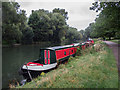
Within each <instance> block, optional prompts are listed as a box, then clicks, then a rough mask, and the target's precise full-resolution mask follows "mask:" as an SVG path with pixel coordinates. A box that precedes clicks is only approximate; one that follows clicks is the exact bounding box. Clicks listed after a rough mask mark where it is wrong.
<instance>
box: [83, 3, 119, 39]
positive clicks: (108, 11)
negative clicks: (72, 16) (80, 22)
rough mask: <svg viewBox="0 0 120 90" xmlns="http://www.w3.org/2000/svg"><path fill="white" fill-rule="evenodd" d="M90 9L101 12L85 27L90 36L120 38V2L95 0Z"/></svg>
mask: <svg viewBox="0 0 120 90" xmlns="http://www.w3.org/2000/svg"><path fill="white" fill-rule="evenodd" d="M90 10H93V11H96V12H99V14H98V15H97V18H96V19H95V22H93V23H90V24H89V26H88V27H87V28H86V29H85V33H86V34H87V36H88V37H93V38H99V37H101V38H103V39H104V40H105V39H106V38H109V40H110V39H111V38H113V39H120V25H119V23H120V18H118V17H120V2H95V3H93V4H92V6H91V7H90Z"/></svg>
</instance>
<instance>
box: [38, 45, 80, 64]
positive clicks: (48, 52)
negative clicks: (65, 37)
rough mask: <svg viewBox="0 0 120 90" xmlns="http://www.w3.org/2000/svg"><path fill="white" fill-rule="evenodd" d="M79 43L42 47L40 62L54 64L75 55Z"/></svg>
mask: <svg viewBox="0 0 120 90" xmlns="http://www.w3.org/2000/svg"><path fill="white" fill-rule="evenodd" d="M78 45H79V44H73V45H65V46H56V47H48V48H42V49H40V58H39V61H40V64H44V65H46V64H52V63H56V62H57V61H63V60H65V59H68V58H69V57H70V56H74V55H75V53H76V51H77V47H78Z"/></svg>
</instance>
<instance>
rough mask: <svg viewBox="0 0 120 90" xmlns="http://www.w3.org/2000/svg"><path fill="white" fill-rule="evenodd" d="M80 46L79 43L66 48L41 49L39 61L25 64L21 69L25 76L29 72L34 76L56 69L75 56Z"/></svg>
mask: <svg viewBox="0 0 120 90" xmlns="http://www.w3.org/2000/svg"><path fill="white" fill-rule="evenodd" d="M79 45H80V44H79V43H74V44H71V45H65V46H56V47H48V48H41V49H40V57H39V59H38V60H34V61H33V62H29V63H27V64H24V65H23V66H22V67H21V72H22V74H23V76H26V75H25V74H28V73H27V71H28V70H29V71H30V73H31V74H32V72H41V71H46V70H50V69H52V68H55V67H56V66H57V64H58V62H60V61H64V60H66V59H69V57H70V56H75V54H76V52H77V48H79ZM32 76H33V75H32Z"/></svg>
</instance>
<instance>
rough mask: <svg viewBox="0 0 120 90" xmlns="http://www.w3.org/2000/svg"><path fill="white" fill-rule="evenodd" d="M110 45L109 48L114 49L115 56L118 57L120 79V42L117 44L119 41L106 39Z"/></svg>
mask: <svg viewBox="0 0 120 90" xmlns="http://www.w3.org/2000/svg"><path fill="white" fill-rule="evenodd" d="M104 42H105V43H106V44H107V45H108V46H109V48H111V49H112V51H113V53H114V56H115V58H116V62H117V63H116V64H117V67H118V74H119V80H120V44H117V43H114V42H111V41H104Z"/></svg>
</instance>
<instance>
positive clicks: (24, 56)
mask: <svg viewBox="0 0 120 90" xmlns="http://www.w3.org/2000/svg"><path fill="white" fill-rule="evenodd" d="M43 47H48V46H47V45H46V46H45V45H44V46H40V45H21V46H16V47H10V48H2V88H8V84H9V82H10V81H11V80H13V79H17V80H18V81H21V80H22V79H23V77H22V76H20V75H19V74H18V70H19V69H20V67H21V66H22V65H23V64H24V63H25V62H29V61H33V60H35V59H38V58H39V49H40V48H43Z"/></svg>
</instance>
